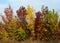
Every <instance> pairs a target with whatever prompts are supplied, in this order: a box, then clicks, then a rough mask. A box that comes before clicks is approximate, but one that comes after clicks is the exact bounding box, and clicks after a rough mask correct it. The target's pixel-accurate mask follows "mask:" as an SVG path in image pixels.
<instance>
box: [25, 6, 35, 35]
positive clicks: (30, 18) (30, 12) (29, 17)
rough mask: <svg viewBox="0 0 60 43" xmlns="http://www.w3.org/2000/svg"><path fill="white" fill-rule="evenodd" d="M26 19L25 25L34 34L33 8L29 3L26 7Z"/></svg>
mask: <svg viewBox="0 0 60 43" xmlns="http://www.w3.org/2000/svg"><path fill="white" fill-rule="evenodd" d="M26 19H27V22H28V24H27V27H28V29H30V31H31V35H32V36H34V35H35V34H34V9H33V8H32V7H30V5H28V7H27V15H26Z"/></svg>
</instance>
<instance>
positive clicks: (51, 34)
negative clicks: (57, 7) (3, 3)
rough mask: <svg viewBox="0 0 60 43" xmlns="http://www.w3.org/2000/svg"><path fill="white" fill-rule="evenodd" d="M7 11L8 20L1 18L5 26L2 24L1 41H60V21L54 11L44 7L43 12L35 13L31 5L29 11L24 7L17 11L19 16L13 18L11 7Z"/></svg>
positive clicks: (0, 26)
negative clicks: (29, 39)
mask: <svg viewBox="0 0 60 43" xmlns="http://www.w3.org/2000/svg"><path fill="white" fill-rule="evenodd" d="M6 9H7V12H6ZM6 9H5V16H6V18H5V16H1V17H2V20H3V22H4V24H3V23H0V40H17V41H21V40H25V39H28V38H31V39H40V40H46V41H47V40H50V39H60V21H58V13H57V12H56V11H54V9H53V10H52V11H51V10H49V9H48V7H47V6H46V7H44V6H42V10H41V11H38V12H36V13H35V11H34V9H33V8H32V7H31V6H30V5H28V7H27V9H26V8H25V7H23V6H22V7H20V8H19V9H18V10H17V11H16V13H17V16H13V13H12V12H13V10H12V9H11V7H9V8H6Z"/></svg>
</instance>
